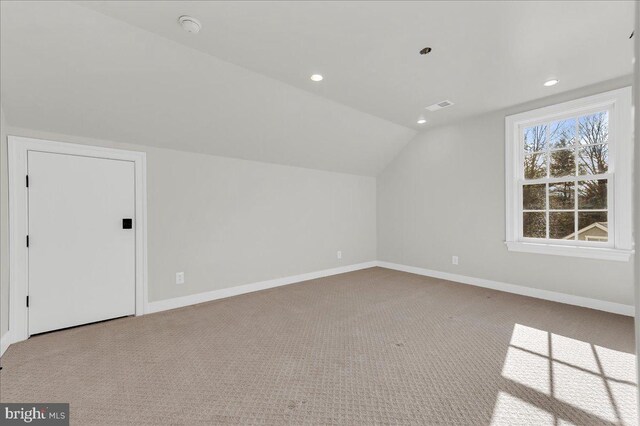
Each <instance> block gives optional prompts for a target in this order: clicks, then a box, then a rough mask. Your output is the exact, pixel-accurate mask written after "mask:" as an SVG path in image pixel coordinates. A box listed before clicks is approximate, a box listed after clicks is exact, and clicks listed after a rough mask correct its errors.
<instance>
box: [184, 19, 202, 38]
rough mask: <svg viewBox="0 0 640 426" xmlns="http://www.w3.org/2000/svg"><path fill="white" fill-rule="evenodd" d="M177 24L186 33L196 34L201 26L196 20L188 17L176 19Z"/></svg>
mask: <svg viewBox="0 0 640 426" xmlns="http://www.w3.org/2000/svg"><path fill="white" fill-rule="evenodd" d="M178 22H179V23H180V25H182V28H184V30H185V31H186V32H188V33H194V34H196V33H198V32H199V31H200V28H202V24H201V23H200V21H198V20H197V19H196V18H194V17H192V16H188V15H182V16H181V17H179V18H178Z"/></svg>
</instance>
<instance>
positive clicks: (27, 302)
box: [27, 296, 29, 308]
mask: <svg viewBox="0 0 640 426" xmlns="http://www.w3.org/2000/svg"><path fill="white" fill-rule="evenodd" d="M28 307H29V296H27V308H28Z"/></svg>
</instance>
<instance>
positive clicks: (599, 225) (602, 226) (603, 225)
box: [563, 222, 609, 240]
mask: <svg viewBox="0 0 640 426" xmlns="http://www.w3.org/2000/svg"><path fill="white" fill-rule="evenodd" d="M593 228H598V229H600V230H602V231H604V232H609V222H594V223H592V224H591V225H589V226H585V227H584V228H582V229H579V230H578V235H580V234H583V233H585V232H587V231H589V230H591V229H593ZM575 235H576V233H575V232H574V233H573V234H571V235H567V236H566V237H564V238H563V240H571V239H573V237H574V236H575Z"/></svg>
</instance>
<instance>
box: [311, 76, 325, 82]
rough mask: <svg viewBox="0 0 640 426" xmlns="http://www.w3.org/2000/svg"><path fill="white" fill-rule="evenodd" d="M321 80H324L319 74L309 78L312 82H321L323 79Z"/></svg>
mask: <svg viewBox="0 0 640 426" xmlns="http://www.w3.org/2000/svg"><path fill="white" fill-rule="evenodd" d="M323 78H324V77H323V76H321V75H320V74H313V75H312V76H311V80H313V81H322V79H323Z"/></svg>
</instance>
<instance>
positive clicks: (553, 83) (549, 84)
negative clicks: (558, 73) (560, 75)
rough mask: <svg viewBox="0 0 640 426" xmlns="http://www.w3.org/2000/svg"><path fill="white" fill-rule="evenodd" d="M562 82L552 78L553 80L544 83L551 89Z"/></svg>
mask: <svg viewBox="0 0 640 426" xmlns="http://www.w3.org/2000/svg"><path fill="white" fill-rule="evenodd" d="M559 81H560V80H558V79H557V78H552V79H551V80H547V81H545V82H544V85H545V86H546V87H551V86H555V85H556V84H558V82H559Z"/></svg>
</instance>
